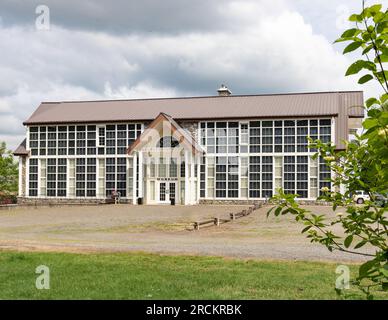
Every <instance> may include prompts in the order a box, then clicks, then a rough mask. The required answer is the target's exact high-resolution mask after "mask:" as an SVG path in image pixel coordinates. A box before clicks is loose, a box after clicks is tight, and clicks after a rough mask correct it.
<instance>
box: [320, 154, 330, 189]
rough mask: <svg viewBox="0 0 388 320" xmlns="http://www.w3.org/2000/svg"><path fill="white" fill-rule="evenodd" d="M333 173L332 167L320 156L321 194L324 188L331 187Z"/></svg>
mask: <svg viewBox="0 0 388 320" xmlns="http://www.w3.org/2000/svg"><path fill="white" fill-rule="evenodd" d="M330 179H331V173H330V168H329V166H328V165H327V164H326V161H325V160H324V159H323V158H322V157H319V189H320V195H322V194H323V192H322V191H321V189H322V188H324V187H326V188H329V190H330V189H331V182H330Z"/></svg>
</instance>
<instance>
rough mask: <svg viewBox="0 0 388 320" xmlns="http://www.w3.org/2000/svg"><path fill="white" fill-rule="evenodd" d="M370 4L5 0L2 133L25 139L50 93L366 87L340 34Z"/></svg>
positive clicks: (0, 29)
mask: <svg viewBox="0 0 388 320" xmlns="http://www.w3.org/2000/svg"><path fill="white" fill-rule="evenodd" d="M385 1H387V0H383V1H381V2H385ZM40 4H45V5H46V6H47V7H48V8H49V10H50V25H49V30H42V28H41V27H42V26H41V25H38V28H37V26H36V19H37V18H38V22H42V20H41V19H39V16H40V12H38V14H37V13H36V8H37V6H38V5H40ZM360 6H361V0H314V1H311V0H222V1H221V0H196V1H192V0H163V1H161V0H141V1H140V0H136V1H135V0H112V1H106V0H84V1H76V0H67V1H60V0H46V1H42V0H39V1H33V0H0V58H1V59H0V75H1V78H0V140H5V141H6V142H7V144H8V146H9V147H10V148H15V147H16V146H17V144H18V143H19V142H20V141H21V140H22V139H23V135H24V127H23V125H22V122H23V121H24V120H26V119H27V118H28V117H29V116H30V114H31V113H32V112H33V111H34V110H35V109H36V107H37V106H38V105H39V103H40V102H41V101H55V100H80V99H89V100H91V99H107V98H108V99H116V98H146V97H175V96H198V95H213V94H215V93H216V90H217V88H218V87H219V86H220V84H221V83H226V84H227V85H228V87H229V88H230V89H231V90H232V91H233V93H234V94H255V93H278V92H306V91H327V90H360V89H361V87H360V86H358V85H357V84H356V82H357V81H356V80H357V79H355V78H344V73H345V70H346V68H347V66H348V65H349V64H350V63H351V61H352V59H354V58H355V56H349V57H344V56H342V54H341V52H342V49H343V46H341V45H333V44H332V43H333V41H334V40H335V39H336V38H337V37H338V36H339V35H340V34H341V33H342V31H343V30H344V29H346V28H347V27H350V26H351V25H347V23H346V19H345V18H346V17H347V16H349V15H350V14H351V13H353V12H358V11H360ZM43 22H47V20H45V21H43ZM44 26H46V25H44ZM363 88H364V90H365V93H366V96H371V95H375V94H376V93H378V92H379V91H378V88H377V86H373V85H369V86H368V87H365V86H364V87H363ZM64 112H66V110H64Z"/></svg>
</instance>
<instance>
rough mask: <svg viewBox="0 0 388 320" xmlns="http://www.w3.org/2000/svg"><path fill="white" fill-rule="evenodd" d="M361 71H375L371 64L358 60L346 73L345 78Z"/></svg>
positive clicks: (373, 65)
mask: <svg viewBox="0 0 388 320" xmlns="http://www.w3.org/2000/svg"><path fill="white" fill-rule="evenodd" d="M362 69H367V70H370V71H376V66H375V64H374V63H373V62H370V61H365V60H358V61H356V62H354V63H353V64H352V65H351V66H350V67H349V68H348V70H347V71H346V76H350V75H352V74H357V73H359V72H360V71H361V70H362Z"/></svg>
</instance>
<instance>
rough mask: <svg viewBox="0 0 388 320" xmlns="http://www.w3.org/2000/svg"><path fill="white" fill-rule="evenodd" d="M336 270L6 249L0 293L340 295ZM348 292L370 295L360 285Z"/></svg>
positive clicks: (1, 255) (56, 295)
mask: <svg viewBox="0 0 388 320" xmlns="http://www.w3.org/2000/svg"><path fill="white" fill-rule="evenodd" d="M39 265H46V266H48V267H49V268H50V290H38V289H36V288H35V280H36V277H37V276H38V275H37V274H35V268H36V267H37V266H39ZM335 268H336V265H335V264H328V263H315V262H275V261H256V260H238V259H225V258H217V257H197V256H165V255H155V254H144V253H130V254H128V253H125V254H124V253H119V254H105V253H99V254H73V253H39V252H29V253H20V252H11V251H0V299H336V298H337V296H336V294H335V291H334V288H333V287H334V284H335V279H336V276H337V275H336V273H335ZM351 270H352V273H353V274H354V272H355V270H356V266H351ZM349 297H350V298H353V299H358V298H363V296H362V295H361V294H360V293H358V291H356V289H354V290H352V292H351V295H350V296H349ZM385 298H387V297H385Z"/></svg>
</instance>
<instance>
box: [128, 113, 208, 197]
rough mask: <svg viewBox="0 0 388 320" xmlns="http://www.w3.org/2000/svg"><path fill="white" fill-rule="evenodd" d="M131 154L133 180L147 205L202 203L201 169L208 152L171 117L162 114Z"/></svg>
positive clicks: (143, 134) (130, 149)
mask: <svg viewBox="0 0 388 320" xmlns="http://www.w3.org/2000/svg"><path fill="white" fill-rule="evenodd" d="M128 154H129V155H130V156H133V157H134V164H136V165H134V172H133V177H134V180H137V182H136V187H137V193H138V197H139V198H143V203H145V204H170V203H172V202H173V203H176V204H184V205H187V204H196V203H198V201H199V187H200V186H199V181H200V178H199V176H200V167H199V166H200V161H201V157H202V155H203V154H204V150H203V149H202V147H201V146H200V145H199V144H198V143H197V142H196V141H195V140H194V139H193V137H192V136H191V134H190V133H189V132H188V131H186V130H185V129H183V128H182V127H181V126H180V125H179V124H178V123H177V122H176V121H175V120H174V119H172V118H171V117H170V116H169V115H167V114H165V113H161V114H159V115H158V116H157V117H156V118H155V120H154V121H153V122H152V123H151V124H150V125H149V126H148V128H147V129H146V130H145V131H144V132H143V133H142V134H141V135H140V136H139V137H138V139H137V140H136V141H135V142H134V143H133V145H132V146H131V147H130V148H129V149H128ZM136 170H138V171H137V172H136ZM135 192H136V190H135V189H134V193H135ZM136 202H137V200H136V197H134V203H136Z"/></svg>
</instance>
